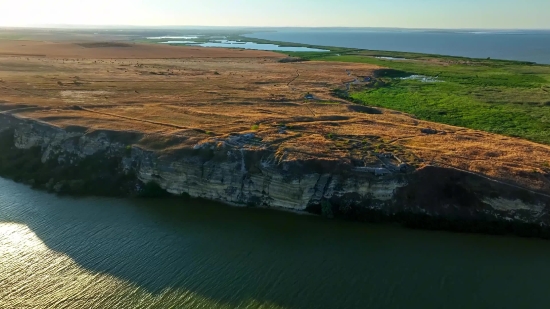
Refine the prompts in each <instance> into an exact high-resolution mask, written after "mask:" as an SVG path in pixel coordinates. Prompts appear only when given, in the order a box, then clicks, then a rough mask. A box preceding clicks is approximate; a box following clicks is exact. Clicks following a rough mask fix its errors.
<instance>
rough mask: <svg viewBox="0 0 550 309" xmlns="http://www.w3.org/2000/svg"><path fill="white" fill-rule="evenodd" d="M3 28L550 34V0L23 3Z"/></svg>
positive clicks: (1, 6) (8, 8) (10, 8)
mask: <svg viewBox="0 0 550 309" xmlns="http://www.w3.org/2000/svg"><path fill="white" fill-rule="evenodd" d="M0 11H1V12H4V14H2V17H1V18H0V26H3V27H48V26H49V27H59V26H65V27H69V28H74V27H82V28H89V27H109V28H111V27H232V28H244V27H247V28H249V27H252V28H260V27H261V28H282V27H285V28H286V27H290V28H304V27H305V28H403V29H441V30H446V29H483V30H511V29H513V30H516V29H517V30H550V1H547V0H530V1H529V5H525V4H524V3H523V1H519V0H501V1H499V2H498V3H497V4H495V1H494V0H449V1H445V2H444V3H443V2H442V1H439V0H438V1H436V0H417V1H414V2H413V1H407V0H388V1H376V2H375V1H362V0H338V1H336V0H315V1H313V0H301V1H293V0H278V1H276V2H274V1H263V0H235V1H231V2H230V3H229V1H225V0H202V1H201V2H200V3H199V2H198V1H177V0H142V1H137V2H136V1H131V0H118V1H116V2H114V1H110V0H95V1H88V2H82V3H80V2H76V1H71V0H56V1H43V0H19V1H17V2H12V1H10V2H8V1H0Z"/></svg>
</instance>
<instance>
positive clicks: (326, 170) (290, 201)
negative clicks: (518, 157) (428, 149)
mask: <svg viewBox="0 0 550 309" xmlns="http://www.w3.org/2000/svg"><path fill="white" fill-rule="evenodd" d="M0 134H1V136H2V138H1V144H2V145H1V147H2V155H1V161H0V173H2V175H3V176H5V177H11V178H14V179H16V180H19V181H24V182H27V183H29V184H32V185H33V186H35V187H38V188H46V189H48V190H50V191H54V192H58V193H78V194H80V193H84V194H106V195H130V196H133V195H140V194H146V193H147V191H148V190H149V191H150V190H151V188H153V189H155V188H156V189H163V190H165V191H167V192H168V193H170V194H172V195H175V196H191V197H195V198H204V199H209V200H214V201H219V202H222V203H226V204H230V205H242V206H249V207H272V208H280V209H287V210H292V211H299V212H302V211H309V212H313V213H319V214H323V215H325V216H328V217H345V218H351V219H356V220H364V221H397V222H401V223H403V224H406V225H409V226H413V227H422V228H437V229H448V230H460V231H480V232H491V233H509V232H511V233H516V234H525V235H530V236H543V237H546V236H547V232H546V227H547V226H548V224H549V223H550V217H549V213H548V212H549V210H550V197H549V196H547V195H545V194H544V193H541V192H535V191H531V190H529V189H528V188H522V187H519V186H515V185H513V184H507V183H504V182H501V181H497V180H494V179H490V178H488V177H484V176H482V175H477V174H474V173H469V172H467V171H460V170H456V169H452V168H444V167H441V166H430V165H426V166H423V167H421V168H419V169H412V168H408V169H407V168H406V169H403V168H402V169H394V170H392V169H381V168H367V167H357V166H356V165H354V164H353V163H352V162H350V161H349V160H341V161H334V160H333V158H325V157H322V156H320V157H317V158H309V159H301V160H295V159H292V158H291V156H289V155H288V154H285V153H279V152H277V150H276V149H275V150H274V149H272V148H270V147H269V145H268V144H266V143H264V142H263V141H262V140H261V138H258V137H257V136H256V135H255V134H254V133H246V134H232V135H228V136H224V137H212V138H210V139H207V140H203V141H200V142H198V143H196V144H193V145H191V144H184V145H183V146H181V147H176V148H171V149H168V150H167V149H161V150H159V149H152V148H148V147H146V145H143V143H140V142H139V141H140V140H143V138H144V136H143V135H142V134H140V133H136V132H119V131H107V130H97V131H88V130H86V129H85V128H81V127H68V128H59V127H56V126H53V125H50V124H47V123H44V122H40V121H36V120H31V119H25V118H20V117H17V116H14V115H9V114H2V115H0ZM148 138H149V139H150V138H151V137H148ZM518 226H519V228H518ZM526 230H527V232H525V231H526Z"/></svg>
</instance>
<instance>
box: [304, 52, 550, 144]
mask: <svg viewBox="0 0 550 309" xmlns="http://www.w3.org/2000/svg"><path fill="white" fill-rule="evenodd" d="M294 56H300V57H302V58H304V59H310V60H317V61H338V62H352V63H366V64H374V65H378V66H382V67H386V68H390V69H393V70H395V71H394V72H398V73H399V74H398V75H399V76H402V77H393V76H380V77H379V80H380V82H378V83H375V84H374V85H371V86H367V87H353V88H352V89H350V92H349V94H348V96H349V97H348V98H349V99H352V100H353V101H355V102H357V103H361V104H365V105H371V106H379V107H385V108H390V109H395V110H399V111H403V112H407V113H410V114H412V115H414V116H416V117H418V118H420V119H423V120H428V121H434V122H440V123H445V124H450V125H455V126H461V127H467V128H472V129H477V130H484V131H488V132H493V133H498V134H504V135H508V136H514V137H521V138H525V139H529V140H532V141H535V142H539V143H544V144H550V66H546V65H537V64H532V63H525V62H514V61H500V60H491V59H485V60H481V59H466V58H456V57H445V56H430V55H419V54H409V53H397V52H395V53H393V52H371V51H365V52H353V53H350V54H341V55H334V54H331V55H320V54H314V53H308V54H299V53H295V54H294ZM377 57H395V58H397V57H399V58H402V59H399V60H391V59H380V58H377ZM411 75H421V76H422V77H424V76H425V77H428V78H430V80H429V81H428V82H426V80H422V79H421V78H420V77H419V78H416V79H415V78H406V76H411ZM403 76H405V78H404V77H403Z"/></svg>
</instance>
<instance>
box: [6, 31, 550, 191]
mask: <svg viewBox="0 0 550 309" xmlns="http://www.w3.org/2000/svg"><path fill="white" fill-rule="evenodd" d="M29 42H30V41H28V42H25V43H22V42H21V41H17V43H14V42H9V41H4V42H1V43H0V100H1V101H0V110H1V111H4V112H9V113H13V114H16V115H18V116H20V117H29V118H33V119H38V120H41V121H45V122H48V123H51V124H53V125H56V126H60V127H68V126H82V127H84V128H87V129H90V130H95V129H108V130H120V131H135V132H139V133H141V134H143V136H144V138H143V139H142V142H141V144H142V146H144V147H153V146H151V145H152V143H153V141H154V142H155V143H157V144H158V145H170V147H180V148H181V147H192V146H193V145H195V144H196V143H200V142H201V141H208V140H213V139H223V138H226V137H227V136H229V134H232V133H247V132H253V133H254V134H255V135H256V137H257V138H258V140H259V142H260V143H262V144H263V145H264V146H266V147H268V148H270V149H272V150H273V151H274V153H275V154H276V156H277V158H279V159H284V160H311V159H315V158H323V159H324V160H326V161H329V162H330V161H335V162H336V161H337V162H347V163H350V162H359V161H362V162H364V163H365V164H367V165H369V164H374V163H376V160H377V159H376V156H375V154H376V153H381V152H391V153H394V154H395V155H397V156H398V157H399V158H401V159H402V160H404V161H406V162H407V163H409V164H411V165H413V166H416V167H421V166H423V165H427V164H434V165H440V166H449V167H455V168H460V169H463V170H468V171H472V172H476V173H479V174H482V175H486V176H488V177H492V178H495V179H500V180H503V181H507V182H512V183H516V184H519V185H522V186H527V187H530V188H533V189H536V190H541V191H547V192H548V191H550V180H549V179H548V176H545V175H547V174H550V165H549V163H548V162H550V147H548V146H545V145H540V144H535V143H532V142H528V141H524V140H521V139H517V138H510V137H504V136H500V135H495V134H489V133H485V132H480V131H475V130H469V129H463V128H459V127H452V126H448V125H443V124H436V123H430V122H426V121H421V120H418V119H415V118H412V117H410V116H408V115H407V114H404V113H400V112H395V111H391V110H383V109H381V110H380V111H382V113H381V114H369V113H366V112H368V110H363V112H362V110H361V109H360V108H357V107H356V106H355V105H352V104H350V103H348V102H344V101H341V100H338V99H335V98H334V97H332V95H331V90H332V89H335V88H342V84H343V83H344V82H346V81H349V80H350V79H353V78H355V77H360V76H370V75H372V74H373V71H374V70H375V69H377V67H376V66H374V65H371V64H357V63H339V62H315V61H311V62H298V63H280V62H278V60H279V58H280V55H278V54H274V53H270V52H259V51H250V52H249V51H239V50H225V49H205V48H189V47H169V46H158V45H136V46H134V45H132V46H131V47H126V46H104V44H99V45H88V46H86V47H83V46H81V45H78V44H73V43H69V42H64V43H59V44H58V43H42V45H41V44H38V43H36V44H35V43H32V42H30V43H29ZM15 44H20V45H21V44H26V45H27V44H28V45H29V46H31V47H32V48H29V49H18V48H16V47H17V46H16V45H15ZM33 44H34V45H33ZM16 51H17V52H18V53H19V55H17V53H16ZM31 51H32V53H34V54H35V55H36V56H26V55H25V56H21V54H23V53H29V55H30V53H31ZM69 54H70V55H72V56H71V57H72V58H70V57H68V56H67V55H69ZM40 55H46V56H40ZM153 58H154V59H153ZM347 70H349V71H350V72H351V76H350V75H348V73H347ZM308 93H311V94H313V95H314V96H315V97H316V98H318V99H319V100H306V99H305V98H304V97H305V95H306V94H308ZM425 128H432V129H434V130H436V131H437V132H438V134H430V135H428V134H424V133H422V132H421V130H422V129H425ZM169 140H177V141H178V142H177V143H174V142H169ZM161 141H162V142H161ZM155 145H156V144H155ZM158 147H161V146H158ZM158 147H156V148H158ZM166 147H168V146H166Z"/></svg>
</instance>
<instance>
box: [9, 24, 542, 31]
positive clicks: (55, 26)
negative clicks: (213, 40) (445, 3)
mask: <svg viewBox="0 0 550 309" xmlns="http://www.w3.org/2000/svg"><path fill="white" fill-rule="evenodd" d="M0 28H27V29H37V28H38V29H102V28H115V29H120V30H125V29H124V28H142V29H145V28H164V29H170V28H172V29H173V28H233V29H235V28H237V29H251V28H252V29H253V28H264V29H335V28H338V29H406V30H489V31H511V30H513V31H525V30H529V31H550V28H435V27H420V28H419V27H410V28H409V27H389V26H385V27H381V26H204V25H86V24H43V25H0Z"/></svg>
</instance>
